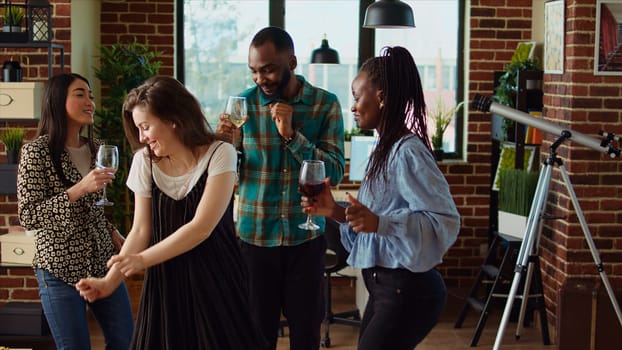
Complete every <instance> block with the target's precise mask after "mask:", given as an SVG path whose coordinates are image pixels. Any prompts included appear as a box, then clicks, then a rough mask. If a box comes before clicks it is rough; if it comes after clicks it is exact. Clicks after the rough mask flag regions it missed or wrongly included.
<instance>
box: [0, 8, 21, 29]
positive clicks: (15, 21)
mask: <svg viewBox="0 0 622 350" xmlns="http://www.w3.org/2000/svg"><path fill="white" fill-rule="evenodd" d="M23 20H24V9H23V8H21V7H19V6H14V5H7V6H6V7H5V8H4V9H3V11H2V31H4V32H21V31H22V21H23Z"/></svg>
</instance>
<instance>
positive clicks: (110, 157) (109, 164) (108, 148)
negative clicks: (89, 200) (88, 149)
mask: <svg viewBox="0 0 622 350" xmlns="http://www.w3.org/2000/svg"><path fill="white" fill-rule="evenodd" d="M95 166H96V167H97V168H98V169H103V168H112V169H113V170H114V172H116V171H117V168H118V167H119V150H118V149H117V146H112V145H101V146H99V150H98V151H97V160H96V162H95ZM95 204H96V205H105V206H109V205H113V204H114V203H112V202H111V201H109V200H108V198H106V184H104V191H103V193H102V198H101V199H100V200H98V201H97V202H95Z"/></svg>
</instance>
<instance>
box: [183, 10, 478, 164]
mask: <svg viewBox="0 0 622 350" xmlns="http://www.w3.org/2000/svg"><path fill="white" fill-rule="evenodd" d="M268 1H269V5H268V8H269V15H268V18H269V25H271V26H276V27H280V28H284V25H285V1H287V0H268ZM374 1H375V0H360V1H359V13H358V15H359V23H363V21H364V19H365V10H366V9H367V7H368V6H369V5H370V4H372V3H373V2H374ZM183 3H184V0H175V29H176V30H175V42H176V46H175V60H174V61H175V75H176V77H177V79H178V80H179V81H181V82H182V83H183V82H184V77H185V72H184V64H183V62H184V59H185V55H184V45H183V43H184V10H183V9H184V4H183ZM465 3H466V1H458V19H459V21H458V33H457V34H456V35H458V40H457V43H458V47H457V48H456V50H457V61H456V77H457V81H456V101H464V99H465V91H464V87H465V80H466V76H465V74H464V73H465V64H466V62H465V57H464V56H465V45H464V44H465V41H466V36H465V22H466V18H465V13H466V12H465V11H466V4H465ZM415 17H416V14H415ZM415 23H416V22H415ZM374 46H375V30H374V29H370V28H363V27H362V26H361V27H360V28H359V48H358V67H360V66H361V65H362V64H363V62H365V60H366V59H368V58H370V57H373V56H374V55H375V50H376V48H375V47H374ZM426 102H427V103H429V101H426ZM465 105H466V103H465ZM466 116H467V113H466V108H463V110H462V111H461V112H460V113H458V115H457V116H456V121H455V128H456V133H455V135H456V138H455V145H456V146H455V151H454V152H448V153H445V155H444V159H452V160H459V159H463V158H464V152H465V150H466V147H465V144H464V142H465V133H466V132H467V130H466V129H465V122H466Z"/></svg>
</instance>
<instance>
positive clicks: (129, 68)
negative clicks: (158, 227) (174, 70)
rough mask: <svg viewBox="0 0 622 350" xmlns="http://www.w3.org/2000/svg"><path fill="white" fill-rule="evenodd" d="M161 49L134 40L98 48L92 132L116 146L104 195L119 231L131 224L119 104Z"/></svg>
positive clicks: (155, 64) (148, 73)
mask: <svg viewBox="0 0 622 350" xmlns="http://www.w3.org/2000/svg"><path fill="white" fill-rule="evenodd" d="M160 55H161V52H156V51H153V50H150V48H149V46H148V45H147V44H142V43H139V42H137V41H136V40H134V41H133V42H131V43H128V44H114V45H110V46H105V45H102V46H100V47H99V56H98V58H99V67H95V76H96V77H97V78H98V79H99V80H100V81H101V85H102V99H101V103H100V106H99V108H98V109H97V110H96V111H95V115H96V117H97V118H96V120H95V131H96V132H97V135H98V137H99V138H100V139H102V140H104V141H105V142H106V143H107V144H113V145H117V147H118V148H119V168H118V170H117V172H116V174H115V175H116V178H115V181H114V184H113V185H112V186H108V189H107V190H106V191H107V195H108V197H109V198H110V200H111V201H113V202H114V203H115V205H114V206H112V207H109V208H110V213H109V214H110V216H111V219H112V220H113V222H114V223H115V225H117V226H118V227H119V229H120V230H122V232H123V231H124V232H128V231H129V229H130V226H131V222H130V213H131V211H132V206H133V203H132V198H131V196H130V194H129V191H128V189H127V187H126V186H125V180H126V178H127V173H128V171H129V166H130V162H131V160H132V149H131V147H130V145H129V143H128V141H127V139H126V138H125V134H124V131H123V121H122V120H123V119H122V107H123V101H124V100H125V96H127V93H128V92H129V91H130V90H131V89H133V88H135V87H137V86H139V85H140V84H142V83H143V82H144V81H145V80H147V79H148V78H150V77H152V76H154V75H157V74H158V71H159V69H160V65H161V64H162V62H161V61H158V60H157V58H158V56H160Z"/></svg>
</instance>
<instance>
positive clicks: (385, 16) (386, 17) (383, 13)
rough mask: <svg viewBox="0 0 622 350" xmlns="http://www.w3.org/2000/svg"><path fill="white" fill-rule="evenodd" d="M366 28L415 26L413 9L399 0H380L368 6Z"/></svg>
mask: <svg viewBox="0 0 622 350" xmlns="http://www.w3.org/2000/svg"><path fill="white" fill-rule="evenodd" d="M363 27H364V28H414V27H415V18H414V16H413V10H412V9H411V8H410V6H408V4H406V3H403V2H401V1H399V0H379V1H376V2H374V3H373V4H371V5H369V6H367V10H365V20H364V21H363Z"/></svg>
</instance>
